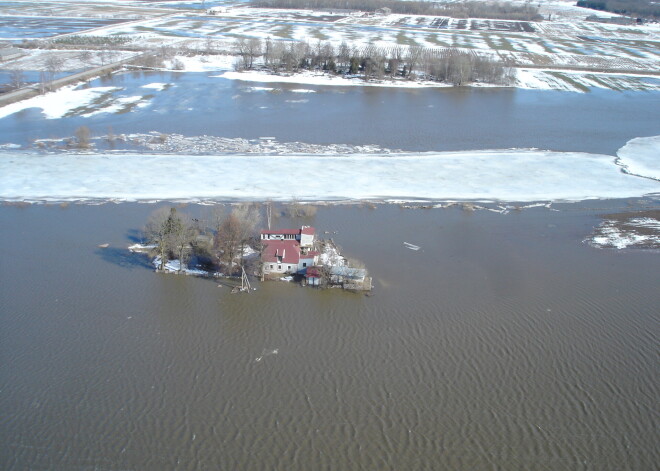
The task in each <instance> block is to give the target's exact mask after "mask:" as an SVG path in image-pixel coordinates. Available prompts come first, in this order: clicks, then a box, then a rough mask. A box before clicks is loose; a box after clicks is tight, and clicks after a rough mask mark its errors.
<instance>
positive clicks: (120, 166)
mask: <svg viewBox="0 0 660 471" xmlns="http://www.w3.org/2000/svg"><path fill="white" fill-rule="evenodd" d="M631 142H633V143H634V142H637V144H644V145H637V146H635V147H630V146H626V147H624V150H625V151H624V152H623V153H622V154H623V155H624V156H625V159H624V161H625V162H626V163H627V165H628V166H629V168H635V169H637V171H636V172H635V173H639V174H642V175H648V176H652V175H654V173H653V172H655V171H656V170H654V167H653V165H654V160H653V157H652V156H653V155H654V154H652V152H656V149H657V148H658V147H659V145H660V138H655V137H654V138H645V139H641V140H638V139H635V140H633V141H631ZM647 144H648V145H647ZM635 148H643V149H645V150H644V152H641V153H639V154H636V153H635V151H634V149H635ZM626 149H627V150H626ZM620 155H621V154H620ZM183 161H185V171H182V162H183ZM655 168H656V169H657V166H656V167H655ZM282 169H295V170H296V184H295V185H282V184H281V178H282ZM118 182H120V184H118ZM659 192H660V183H659V182H657V181H654V180H651V179H648V178H640V177H638V176H634V175H629V174H626V173H623V172H622V171H621V167H619V166H618V165H617V164H616V163H615V158H614V157H613V156H607V155H598V154H587V153H580V152H550V151H538V150H504V151H469V152H437V153H398V154H350V155H270V156H263V155H245V154H242V155H241V154H232V155H154V154H86V155H78V154H54V155H53V154H51V155H38V154H25V153H20V152H3V153H0V199H4V200H19V201H20V200H25V201H67V200H69V201H71V200H104V199H105V200H115V201H154V200H185V201H219V200H234V199H235V200H265V199H273V200H280V201H288V200H292V199H297V200H301V201H343V200H364V199H375V200H387V199H392V200H409V201H411V200H434V201H447V200H473V201H474V200H482V201H483V200H491V201H494V200H501V201H519V202H524V201H530V202H531V201H556V200H571V201H578V200H585V199H592V198H627V197H637V196H642V195H646V194H652V193H659Z"/></svg>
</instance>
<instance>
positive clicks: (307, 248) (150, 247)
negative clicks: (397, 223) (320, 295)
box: [129, 203, 372, 291]
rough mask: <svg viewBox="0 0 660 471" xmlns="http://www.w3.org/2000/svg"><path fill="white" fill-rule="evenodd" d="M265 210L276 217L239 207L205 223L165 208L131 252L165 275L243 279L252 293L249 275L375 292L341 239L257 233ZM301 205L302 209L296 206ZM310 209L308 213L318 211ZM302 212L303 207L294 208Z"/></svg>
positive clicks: (304, 232)
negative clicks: (341, 247)
mask: <svg viewBox="0 0 660 471" xmlns="http://www.w3.org/2000/svg"><path fill="white" fill-rule="evenodd" d="M262 206H263V207H265V208H266V213H267V214H268V215H269V217H268V219H269V226H270V221H271V219H272V205H271V204H270V203H267V204H265V205H259V204H256V203H253V204H239V205H236V207H235V208H234V209H233V210H232V211H231V212H230V213H229V214H228V215H224V216H223V215H220V214H218V213H217V212H216V213H215V214H214V216H213V220H214V222H213V223H212V224H209V221H201V220H200V219H199V218H191V217H189V216H188V215H186V214H184V213H181V212H179V211H177V209H176V208H174V207H172V208H166V207H164V208H160V209H158V210H156V211H154V212H153V213H152V215H151V216H150V218H149V221H148V222H147V224H146V226H145V228H144V231H143V234H144V240H145V243H138V244H133V245H131V246H130V247H129V250H130V251H131V252H140V253H146V254H148V255H149V256H150V257H152V264H153V266H154V268H155V270H156V271H157V272H159V273H175V274H183V275H194V276H202V277H215V278H229V279H231V278H240V279H241V287H242V288H243V289H241V290H239V291H248V289H246V286H249V280H248V279H247V278H248V276H249V275H252V276H254V277H258V278H260V279H261V281H265V280H281V281H296V282H299V283H300V284H302V285H303V286H312V287H320V288H343V289H347V290H352V291H371V289H372V281H371V277H369V276H368V272H367V270H366V268H364V267H363V266H362V264H360V263H359V262H357V261H354V260H353V261H349V260H348V259H347V258H346V257H344V256H343V255H341V253H340V250H339V247H338V246H337V244H336V243H335V241H334V240H333V239H332V238H330V239H323V238H320V237H317V235H316V229H315V228H314V227H312V226H306V225H303V226H301V227H300V228H299V229H289V228H285V229H265V230H261V231H259V232H258V234H257V228H258V227H259V220H260V216H261V209H262ZM296 206H300V205H296ZM310 208H313V207H312V206H306V208H305V210H306V211H312V210H311V209H310ZM288 211H293V213H294V214H298V212H299V211H301V209H300V207H298V208H294V209H290V208H289V209H288Z"/></svg>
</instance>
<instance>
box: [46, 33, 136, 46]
mask: <svg viewBox="0 0 660 471" xmlns="http://www.w3.org/2000/svg"><path fill="white" fill-rule="evenodd" d="M133 40H134V38H132V37H130V36H124V35H116V36H78V35H73V36H65V37H63V38H56V39H53V40H52V41H51V42H52V43H53V44H57V45H74V46H124V45H126V44H128V43H131V42H133Z"/></svg>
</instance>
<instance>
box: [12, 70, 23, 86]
mask: <svg viewBox="0 0 660 471" xmlns="http://www.w3.org/2000/svg"><path fill="white" fill-rule="evenodd" d="M24 83H25V76H24V75H23V71H22V70H18V69H14V70H10V71H9V86H10V87H11V88H12V89H14V90H16V89H18V88H21V87H22V86H23V84H24Z"/></svg>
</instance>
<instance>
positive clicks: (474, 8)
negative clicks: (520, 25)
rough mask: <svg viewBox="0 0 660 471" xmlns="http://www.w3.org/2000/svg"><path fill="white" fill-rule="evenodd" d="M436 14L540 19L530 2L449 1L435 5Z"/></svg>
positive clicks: (524, 19) (541, 18)
mask: <svg viewBox="0 0 660 471" xmlns="http://www.w3.org/2000/svg"><path fill="white" fill-rule="evenodd" d="M435 14H436V15H444V16H451V17H453V18H488V19H492V20H518V21H541V20H543V16H542V15H540V14H539V9H538V7H536V6H534V5H531V4H530V3H524V4H520V3H515V4H514V3H510V2H483V1H482V2H479V1H474V0H473V1H467V2H451V3H440V4H438V5H437V9H436V13H435Z"/></svg>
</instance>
